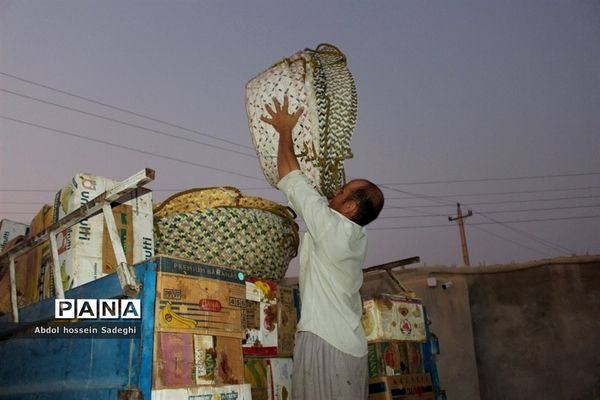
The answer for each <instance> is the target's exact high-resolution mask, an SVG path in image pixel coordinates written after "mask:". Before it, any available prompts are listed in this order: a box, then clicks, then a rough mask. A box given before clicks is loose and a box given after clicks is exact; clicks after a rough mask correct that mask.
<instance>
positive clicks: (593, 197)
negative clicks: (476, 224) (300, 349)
mask: <svg viewBox="0 0 600 400" xmlns="http://www.w3.org/2000/svg"><path fill="white" fill-rule="evenodd" d="M598 198H600V196H571V197H555V198H549V199H524V200H502V201H483V202H474V203H466V202H463V203H461V204H462V205H464V206H480V205H497V204H514V203H538V202H549V201H562V200H583V199H598ZM447 206H450V204H448V205H432V204H426V205H419V206H389V207H386V208H387V209H390V210H393V209H411V208H434V207H447Z"/></svg>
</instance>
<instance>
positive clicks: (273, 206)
mask: <svg viewBox="0 0 600 400" xmlns="http://www.w3.org/2000/svg"><path fill="white" fill-rule="evenodd" d="M216 189H223V190H230V191H233V192H235V194H236V197H235V202H236V204H235V205H231V204H221V205H219V204H216V205H211V206H209V207H204V208H198V209H195V210H181V211H174V212H172V213H169V214H167V215H159V213H160V211H161V210H162V209H163V208H165V207H166V206H167V205H168V204H169V202H171V201H173V200H175V199H176V198H178V197H182V196H185V195H188V194H193V193H200V192H206V191H211V190H216ZM242 199H257V200H260V201H262V202H265V203H267V204H268V205H270V207H258V206H255V205H243V204H240V201H242ZM209 208H239V209H255V210H261V211H267V212H270V213H271V214H274V215H277V216H278V217H281V218H283V219H284V220H286V221H288V223H290V224H291V225H292V226H293V228H294V229H292V231H293V233H294V243H295V245H296V247H297V246H298V245H299V244H300V237H299V230H300V227H299V225H298V223H297V222H296V221H295V219H296V217H297V214H296V212H295V211H294V210H293V209H292V208H290V207H288V206H284V205H281V204H278V203H276V202H274V201H272V200H269V199H265V198H262V197H257V196H246V195H244V194H243V193H242V192H241V191H240V190H239V189H238V188H236V187H233V186H212V187H203V188H192V189H187V190H183V191H181V192H178V193H175V194H173V195H171V196H169V197H168V198H166V199H165V200H164V201H162V202H160V203H159V204H158V205H156V207H154V210H153V212H154V215H155V217H157V218H165V217H168V216H170V215H173V214H179V213H186V212H198V211H202V210H206V209H209Z"/></svg>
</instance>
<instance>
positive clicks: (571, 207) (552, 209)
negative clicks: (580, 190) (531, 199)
mask: <svg viewBox="0 0 600 400" xmlns="http://www.w3.org/2000/svg"><path fill="white" fill-rule="evenodd" d="M597 207H600V204H594V205H587V206H565V207H546V208H528V209H521V210H507V211H486V212H485V213H486V214H507V213H519V212H540V211H555V210H570V209H574V208H597ZM478 214H482V213H481V212H478Z"/></svg>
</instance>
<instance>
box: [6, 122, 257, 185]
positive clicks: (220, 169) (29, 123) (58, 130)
mask: <svg viewBox="0 0 600 400" xmlns="http://www.w3.org/2000/svg"><path fill="white" fill-rule="evenodd" d="M0 118H2V119H6V120H8V121H13V122H16V123H19V124H23V125H28V126H32V127H36V128H40V129H43V130H47V131H50V132H54V133H58V134H61V135H66V136H71V137H76V138H79V139H83V140H88V141H90V142H95V143H100V144H104V145H107V146H112V147H117V148H120V149H125V150H129V151H133V152H136V153H140V154H145V155H149V156H153V157H158V158H163V159H165V160H170V161H176V162H180V163H183V164H188V165H193V166H196V167H200V168H205V169H209V170H212V171H216V172H222V173H226V174H231V175H236V176H240V177H243V178H248V179H254V180H258V181H262V180H264V178H259V177H257V176H252V175H246V174H242V173H239V172H235V171H230V170H226V169H223V168H217V167H212V166H210V165H205V164H200V163H196V162H193V161H188V160H183V159H181V158H175V157H170V156H165V155H162V154H157V153H153V152H150V151H145V150H140V149H136V148H133V147H130V146H124V145H120V144H116V143H112V142H108V141H105V140H100V139H94V138H90V137H87V136H83V135H80V134H77V133H73V132H67V131H64V130H61V129H55V128H50V127H48V126H44V125H39V124H35V123H33V122H28V121H23V120H21V119H17V118H12V117H8V116H5V115H0Z"/></svg>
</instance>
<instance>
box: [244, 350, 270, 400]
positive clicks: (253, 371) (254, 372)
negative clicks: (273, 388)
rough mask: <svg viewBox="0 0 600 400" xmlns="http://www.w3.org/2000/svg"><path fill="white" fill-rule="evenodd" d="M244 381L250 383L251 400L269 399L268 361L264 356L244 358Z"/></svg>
mask: <svg viewBox="0 0 600 400" xmlns="http://www.w3.org/2000/svg"><path fill="white" fill-rule="evenodd" d="M244 383H248V384H250V388H251V391H252V400H268V399H269V362H268V359H265V358H250V359H248V358H246V359H245V360H244Z"/></svg>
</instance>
